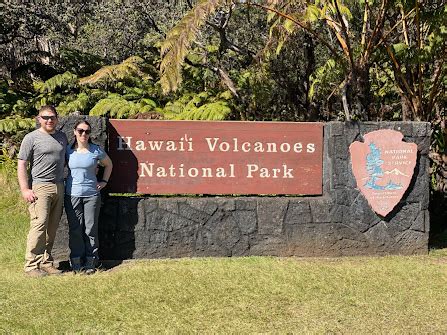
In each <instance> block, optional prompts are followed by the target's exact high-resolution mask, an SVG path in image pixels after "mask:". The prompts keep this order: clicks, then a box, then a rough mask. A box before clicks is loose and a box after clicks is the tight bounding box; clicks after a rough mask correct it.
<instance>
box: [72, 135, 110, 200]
mask: <svg viewBox="0 0 447 335" xmlns="http://www.w3.org/2000/svg"><path fill="white" fill-rule="evenodd" d="M105 157H106V153H105V152H104V150H102V149H101V148H100V147H99V146H98V145H96V144H92V143H90V146H89V151H88V152H84V153H79V152H76V150H75V149H73V148H72V147H71V145H68V146H67V151H66V159H67V162H68V168H69V172H68V177H67V182H66V183H65V194H68V195H71V196H74V197H91V196H94V195H97V194H98V193H99V191H98V189H97V188H96V185H97V183H98V181H97V179H96V168H97V166H98V161H100V160H102V159H104V158H105Z"/></svg>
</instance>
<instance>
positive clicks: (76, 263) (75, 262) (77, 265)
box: [70, 257, 82, 273]
mask: <svg viewBox="0 0 447 335" xmlns="http://www.w3.org/2000/svg"><path fill="white" fill-rule="evenodd" d="M70 263H71V269H72V270H73V272H74V273H80V272H81V270H82V268H81V257H74V258H70Z"/></svg>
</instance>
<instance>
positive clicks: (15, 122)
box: [0, 116, 36, 135]
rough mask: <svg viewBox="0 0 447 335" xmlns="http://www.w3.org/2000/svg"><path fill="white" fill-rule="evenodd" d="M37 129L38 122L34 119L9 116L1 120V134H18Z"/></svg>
mask: <svg viewBox="0 0 447 335" xmlns="http://www.w3.org/2000/svg"><path fill="white" fill-rule="evenodd" d="M35 127H36V120H35V119H33V118H22V117H20V116H8V117H6V118H5V119H2V120H0V133H2V134H9V135H12V134H16V133H17V132H18V131H20V130H30V129H34V128H35Z"/></svg>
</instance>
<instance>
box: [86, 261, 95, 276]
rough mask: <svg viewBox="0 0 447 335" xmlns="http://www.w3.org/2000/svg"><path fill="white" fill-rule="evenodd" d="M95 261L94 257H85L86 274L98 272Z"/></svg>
mask: <svg viewBox="0 0 447 335" xmlns="http://www.w3.org/2000/svg"><path fill="white" fill-rule="evenodd" d="M95 263H96V262H95V258H94V257H87V258H86V259H85V264H84V270H85V274H86V275H92V274H94V273H95V272H96V268H95Z"/></svg>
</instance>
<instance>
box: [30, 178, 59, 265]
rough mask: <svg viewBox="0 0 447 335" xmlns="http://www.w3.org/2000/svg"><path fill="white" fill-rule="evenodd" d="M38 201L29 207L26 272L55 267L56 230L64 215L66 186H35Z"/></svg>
mask: <svg viewBox="0 0 447 335" xmlns="http://www.w3.org/2000/svg"><path fill="white" fill-rule="evenodd" d="M33 191H34V194H35V195H36V196H37V200H36V201H35V202H33V203H32V204H30V205H29V212H30V217H31V222H30V225H31V227H30V230H29V233H28V239H27V243H26V254H25V271H30V270H33V269H37V268H44V267H48V266H52V265H53V258H52V257H51V249H53V244H54V238H55V237H56V230H57V227H58V226H59V221H60V219H61V215H62V205H63V203H64V185H63V184H62V183H60V184H37V185H33Z"/></svg>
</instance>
